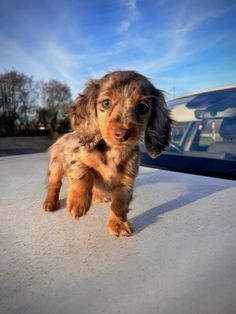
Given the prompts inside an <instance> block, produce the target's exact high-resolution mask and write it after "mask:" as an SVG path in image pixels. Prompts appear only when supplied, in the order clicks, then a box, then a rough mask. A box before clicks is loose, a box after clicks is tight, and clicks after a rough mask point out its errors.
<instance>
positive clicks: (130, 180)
mask: <svg viewBox="0 0 236 314" xmlns="http://www.w3.org/2000/svg"><path fill="white" fill-rule="evenodd" d="M171 122H172V121H171V118H170V116H169V111H168V110H167V108H166V103H165V99H164V96H163V94H162V92H161V91H160V90H158V89H156V88H155V87H154V86H153V85H152V84H151V82H150V81H149V80H148V79H147V78H146V77H144V76H143V75H141V74H139V73H136V72H134V71H116V72H112V73H109V74H107V75H105V76H104V77H102V78H101V79H100V80H91V81H89V82H88V84H87V86H86V88H85V90H84V92H83V94H81V95H79V97H78V99H77V100H76V103H75V105H74V106H73V108H72V115H71V125H72V128H73V129H74V131H73V132H72V133H69V134H66V135H64V136H63V137H61V138H60V139H59V140H58V141H57V142H56V143H55V144H53V145H52V147H51V148H50V160H49V171H48V194H47V197H46V200H45V202H44V205H43V207H44V209H45V210H46V211H53V210H55V209H57V207H58V199H59V191H60V187H61V178H62V176H63V175H64V174H65V175H66V177H67V181H68V195H67V208H68V210H69V212H70V213H71V215H72V216H73V217H75V218H79V217H81V216H82V215H85V214H86V213H87V211H88V210H89V208H90V205H91V202H92V200H94V201H97V202H107V201H110V197H111V205H110V214H109V220H108V231H109V232H110V234H112V235H115V236H129V235H131V233H132V226H131V224H130V222H129V221H128V220H127V213H128V211H129V204H130V201H131V199H132V193H133V186H134V180H135V177H136V176H137V173H138V167H139V158H140V156H139V155H140V154H139V147H138V142H139V140H140V138H141V136H142V134H143V133H144V138H145V145H146V148H147V151H148V152H149V154H150V155H151V156H152V157H154V158H155V157H157V156H158V155H159V154H160V153H161V152H162V151H163V150H164V149H165V148H166V147H167V146H168V144H169V141H170V133H171Z"/></svg>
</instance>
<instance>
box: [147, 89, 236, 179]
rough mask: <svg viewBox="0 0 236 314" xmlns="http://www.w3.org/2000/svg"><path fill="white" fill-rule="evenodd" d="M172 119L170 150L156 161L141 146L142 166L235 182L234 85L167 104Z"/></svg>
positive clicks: (235, 95) (235, 111) (235, 104)
mask: <svg viewBox="0 0 236 314" xmlns="http://www.w3.org/2000/svg"><path fill="white" fill-rule="evenodd" d="M167 106H168V108H169V109H170V110H171V113H172V118H173V119H174V120H175V122H174V126H173V130H172V140H171V144H170V147H169V149H168V150H167V151H166V152H164V153H163V154H162V155H161V156H159V157H158V158H156V159H152V158H151V157H149V155H148V154H147V152H146V150H145V145H144V144H141V151H142V158H141V160H142V161H141V163H142V165H145V166H150V167H156V168H161V169H166V170H173V171H179V172H186V173H193V174H199V175H206V176H213V177H219V178H226V179H234V180H235V179H236V85H233V86H228V87H224V88H219V89H215V90H207V91H203V92H199V93H194V94H189V95H186V96H183V97H179V98H176V99H173V100H170V101H168V103H167Z"/></svg>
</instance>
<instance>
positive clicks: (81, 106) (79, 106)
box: [71, 80, 102, 149]
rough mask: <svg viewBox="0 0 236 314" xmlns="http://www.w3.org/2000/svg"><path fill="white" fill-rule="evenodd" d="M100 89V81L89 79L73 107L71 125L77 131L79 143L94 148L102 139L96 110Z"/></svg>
mask: <svg viewBox="0 0 236 314" xmlns="http://www.w3.org/2000/svg"><path fill="white" fill-rule="evenodd" d="M99 90H100V83H99V81H97V80H91V81H89V82H88V84H87V86H86V88H85V90H84V92H83V94H79V96H78V98H77V99H76V101H75V104H74V106H73V107H72V108H71V126H72V128H73V129H74V130H75V131H76V133H77V136H78V141H79V143H80V144H81V145H82V146H85V147H86V148H87V149H93V148H94V146H96V145H97V144H98V142H99V141H100V140H101V139H102V135H101V133H100V129H99V125H98V121H97V111H96V104H97V98H98V95H99Z"/></svg>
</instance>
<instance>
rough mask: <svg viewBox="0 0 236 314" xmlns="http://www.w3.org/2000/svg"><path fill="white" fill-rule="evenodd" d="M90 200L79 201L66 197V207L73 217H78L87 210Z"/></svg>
mask: <svg viewBox="0 0 236 314" xmlns="http://www.w3.org/2000/svg"><path fill="white" fill-rule="evenodd" d="M89 207H90V202H88V201H85V202H81V201H79V200H75V199H68V200H67V209H68V211H69V213H70V214H71V216H72V217H74V218H75V219H79V218H80V217H81V216H84V215H86V213H87V211H88V210H89Z"/></svg>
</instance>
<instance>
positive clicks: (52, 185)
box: [43, 156, 63, 211]
mask: <svg viewBox="0 0 236 314" xmlns="http://www.w3.org/2000/svg"><path fill="white" fill-rule="evenodd" d="M62 175H63V172H62V166H61V163H60V161H59V160H58V158H57V157H56V156H52V157H51V158H50V162H49V167H48V190H47V197H46V199H45V201H44V203H43V208H44V210H45V211H54V210H56V209H57V208H58V206H59V193H60V188H61V178H62Z"/></svg>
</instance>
